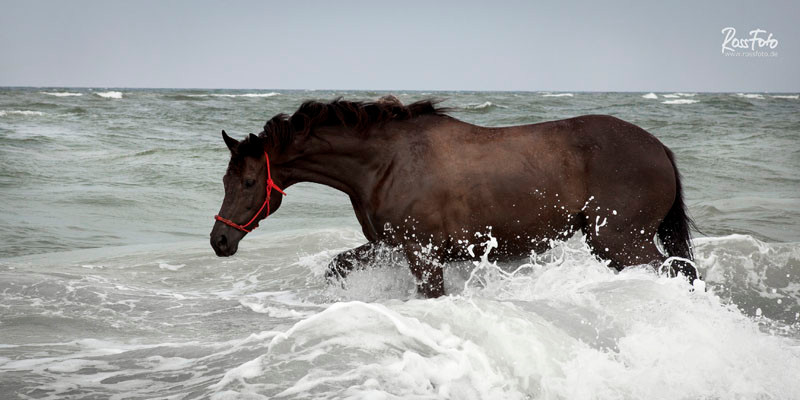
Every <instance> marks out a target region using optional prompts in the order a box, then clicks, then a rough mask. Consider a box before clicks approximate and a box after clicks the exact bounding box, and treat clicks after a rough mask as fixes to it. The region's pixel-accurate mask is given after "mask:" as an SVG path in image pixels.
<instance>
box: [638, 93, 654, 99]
mask: <svg viewBox="0 0 800 400" xmlns="http://www.w3.org/2000/svg"><path fill="white" fill-rule="evenodd" d="M642 98H645V99H657V98H658V95H657V94H655V93H653V92H650V93H648V94H646V95H643V96H642Z"/></svg>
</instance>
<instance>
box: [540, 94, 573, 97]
mask: <svg viewBox="0 0 800 400" xmlns="http://www.w3.org/2000/svg"><path fill="white" fill-rule="evenodd" d="M572 96H574V95H573V94H572V93H544V94H542V97H572Z"/></svg>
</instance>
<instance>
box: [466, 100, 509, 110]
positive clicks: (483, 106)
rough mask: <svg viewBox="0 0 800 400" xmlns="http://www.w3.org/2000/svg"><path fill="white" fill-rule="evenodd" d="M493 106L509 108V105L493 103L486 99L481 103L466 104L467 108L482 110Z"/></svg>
mask: <svg viewBox="0 0 800 400" xmlns="http://www.w3.org/2000/svg"><path fill="white" fill-rule="evenodd" d="M492 107H497V108H508V107H507V106H504V105H500V104H495V103H492V102H491V101H484V102H483V103H480V104H467V105H465V106H464V108H465V109H467V110H482V109H486V108H492Z"/></svg>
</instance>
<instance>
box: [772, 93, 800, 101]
mask: <svg viewBox="0 0 800 400" xmlns="http://www.w3.org/2000/svg"><path fill="white" fill-rule="evenodd" d="M769 97H772V98H773V99H790V100H797V99H800V95H797V94H776V95H774V96H769Z"/></svg>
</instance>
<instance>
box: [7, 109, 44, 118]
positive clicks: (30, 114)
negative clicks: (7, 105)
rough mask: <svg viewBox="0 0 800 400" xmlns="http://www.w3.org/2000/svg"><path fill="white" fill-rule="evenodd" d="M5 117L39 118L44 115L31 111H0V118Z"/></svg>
mask: <svg viewBox="0 0 800 400" xmlns="http://www.w3.org/2000/svg"><path fill="white" fill-rule="evenodd" d="M6 115H24V116H36V117H41V116H42V115H44V113H43V112H41V111H31V110H0V117H5V116H6Z"/></svg>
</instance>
